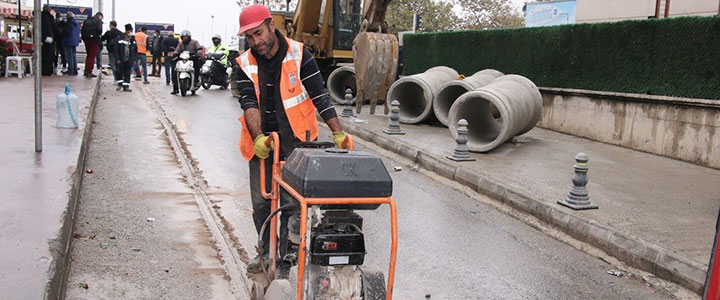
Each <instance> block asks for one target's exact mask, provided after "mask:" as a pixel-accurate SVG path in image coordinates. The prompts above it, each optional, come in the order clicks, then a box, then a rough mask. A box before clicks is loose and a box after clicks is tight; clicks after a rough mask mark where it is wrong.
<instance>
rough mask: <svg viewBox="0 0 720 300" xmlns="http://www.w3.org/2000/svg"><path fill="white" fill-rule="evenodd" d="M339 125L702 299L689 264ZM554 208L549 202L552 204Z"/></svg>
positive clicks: (699, 269) (697, 274)
mask: <svg viewBox="0 0 720 300" xmlns="http://www.w3.org/2000/svg"><path fill="white" fill-rule="evenodd" d="M342 125H343V128H344V129H345V130H346V131H347V132H348V133H350V134H354V135H357V136H358V137H360V138H362V139H364V140H366V141H368V142H372V143H375V144H377V145H378V146H380V147H382V148H384V149H386V150H390V151H393V152H395V153H397V154H399V155H401V156H403V157H405V158H406V159H410V160H411V161H413V162H415V163H418V164H419V165H420V166H421V167H423V168H424V169H426V170H428V171H432V172H435V173H437V174H438V175H441V176H443V177H445V178H448V179H450V180H455V181H457V182H459V183H461V184H463V185H465V186H468V187H470V188H472V189H473V190H476V191H477V192H479V193H482V194H485V195H487V196H489V197H491V198H493V199H495V200H498V201H500V202H502V203H505V204H508V205H510V206H512V207H514V208H516V209H519V210H521V211H523V212H526V213H529V214H531V215H533V216H535V217H537V218H539V219H540V220H542V221H544V222H547V223H549V224H551V225H553V226H555V227H557V228H558V229H560V230H562V231H563V232H565V233H567V234H569V235H570V236H572V237H574V238H576V239H578V240H580V241H583V242H586V243H589V244H591V245H593V246H595V247H598V248H599V249H601V250H603V251H605V252H607V253H608V254H610V255H612V256H614V257H616V258H618V259H620V260H621V261H623V262H625V263H627V264H629V265H631V266H633V267H636V268H639V269H642V270H644V271H647V272H650V273H652V274H654V275H656V276H658V277H660V278H662V279H665V280H668V281H671V282H675V283H677V284H680V285H681V286H683V287H685V288H688V289H690V290H692V291H693V292H695V293H698V294H701V293H702V291H703V287H704V285H705V273H706V272H707V270H706V269H705V268H704V267H703V266H702V265H701V264H699V263H696V262H694V261H693V260H691V259H689V258H686V257H683V256H682V255H678V254H675V253H672V252H671V251H668V250H666V249H663V248H661V247H659V246H657V245H654V244H652V243H649V242H646V241H644V240H642V239H640V238H637V237H634V236H631V235H627V234H624V233H621V232H619V231H617V230H615V229H613V228H608V227H605V226H604V225H602V224H599V223H598V222H596V221H594V220H592V219H589V218H585V217H583V216H579V215H574V214H572V213H571V212H566V211H565V210H564V209H562V208H557V207H553V206H552V205H550V204H548V201H543V200H542V199H538V198H536V197H534V196H532V195H528V194H526V193H525V192H523V191H522V190H520V189H519V188H515V187H508V186H506V185H504V184H502V183H500V182H496V181H494V180H492V179H491V178H486V177H485V176H483V175H481V174H478V173H476V172H474V171H473V170H471V169H469V168H466V167H463V166H455V165H454V164H453V163H451V162H448V161H446V160H445V159H444V158H442V157H437V156H434V155H432V154H430V153H427V152H425V151H423V150H421V149H418V148H416V147H414V146H412V145H409V144H406V143H403V142H399V141H395V140H392V139H390V138H388V137H385V136H382V135H381V134H379V133H375V132H371V131H369V130H367V129H365V128H362V127H360V126H359V125H356V124H353V123H351V122H349V121H344V120H343V121H342ZM398 149H399V150H398ZM554 202H555V201H550V203H554Z"/></svg>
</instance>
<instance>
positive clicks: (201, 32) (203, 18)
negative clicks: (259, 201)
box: [42, 0, 528, 45]
mask: <svg viewBox="0 0 720 300" xmlns="http://www.w3.org/2000/svg"><path fill="white" fill-rule="evenodd" d="M47 1H49V2H50V4H59V5H74V6H87V7H92V6H93V0H42V2H43V3H46V2H47ZM116 1H117V2H116V3H115V19H116V21H117V22H118V27H120V28H122V27H123V26H124V25H125V24H126V23H131V24H134V23H135V22H152V23H173V24H175V31H176V32H180V31H182V30H183V29H188V30H190V32H191V33H192V35H193V38H195V39H197V40H198V41H200V43H201V44H203V45H208V44H210V43H211V42H210V37H211V36H212V35H213V34H220V35H221V36H222V37H223V42H225V43H227V42H228V41H229V40H228V39H229V37H230V36H231V35H233V34H234V33H235V32H236V31H237V29H238V27H239V26H238V16H239V14H240V8H239V7H238V5H237V4H235V1H234V0H202V1H196V0H194V1H177V0H116ZM510 1H511V2H512V3H513V4H514V5H515V6H516V7H517V9H518V10H520V8H521V7H522V5H523V3H524V2H525V1H528V0H510ZM111 11H112V0H104V1H103V14H104V15H105V23H106V24H107V23H108V22H109V21H110V19H111ZM211 16H213V17H214V18H213V17H211ZM106 29H107V27H106Z"/></svg>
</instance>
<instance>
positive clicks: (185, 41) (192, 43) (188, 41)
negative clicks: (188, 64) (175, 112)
mask: <svg viewBox="0 0 720 300" xmlns="http://www.w3.org/2000/svg"><path fill="white" fill-rule="evenodd" d="M180 39H181V41H180V43H178V45H177V48H175V53H174V54H172V56H173V57H178V56H180V54H182V53H183V52H184V51H187V52H190V53H194V54H197V55H196V56H193V57H191V58H190V60H192V61H193V67H194V68H195V74H196V75H195V83H194V85H195V86H198V84H200V80H199V79H200V76H198V75H199V74H200V67H201V65H200V52H201V51H202V49H203V47H202V46H201V45H200V43H199V42H198V41H197V40H193V38H192V35H191V34H190V31H189V30H183V31H182V32H181V33H180ZM176 77H177V76H176ZM176 79H177V78H174V77H173V91H172V92H170V94H171V95H175V94H177V93H178V82H177V80H176Z"/></svg>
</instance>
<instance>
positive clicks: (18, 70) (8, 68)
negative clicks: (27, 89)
mask: <svg viewBox="0 0 720 300" xmlns="http://www.w3.org/2000/svg"><path fill="white" fill-rule="evenodd" d="M12 46H13V52H14V54H15V55H14V56H8V57H6V58H5V77H10V74H17V76H18V78H22V77H23V76H24V75H25V63H26V62H27V63H28V64H29V65H30V76H32V75H33V61H32V56H27V55H23V54H22V53H20V50H19V49H18V47H17V45H16V44H15V43H12Z"/></svg>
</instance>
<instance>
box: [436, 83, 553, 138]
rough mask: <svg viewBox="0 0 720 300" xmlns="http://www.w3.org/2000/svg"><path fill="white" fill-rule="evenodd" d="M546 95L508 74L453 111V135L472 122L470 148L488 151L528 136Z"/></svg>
mask: <svg viewBox="0 0 720 300" xmlns="http://www.w3.org/2000/svg"><path fill="white" fill-rule="evenodd" d="M541 111H542V96H541V95H540V91H539V90H538V88H537V86H535V84H534V83H533V82H532V81H530V80H529V79H527V78H525V77H523V76H520V75H505V76H502V77H499V78H497V79H495V80H494V81H492V82H491V83H490V84H488V85H486V86H484V87H481V88H479V89H476V90H473V91H470V92H467V93H465V94H463V95H462V96H460V97H459V98H458V99H457V100H456V101H455V103H453V105H452V107H451V108H450V113H449V120H448V123H449V126H448V127H449V128H450V133H451V134H452V136H453V137H454V138H455V137H457V123H458V121H459V120H460V119H465V120H467V121H468V123H469V125H468V130H469V133H468V143H467V145H468V148H469V149H470V151H473V152H487V151H490V150H492V149H494V148H495V147H497V146H500V145H502V144H503V143H505V142H506V141H508V140H509V139H511V138H512V137H514V136H517V135H521V134H524V133H526V132H528V131H530V130H531V129H533V127H535V124H537V122H538V121H539V120H540V113H541Z"/></svg>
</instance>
